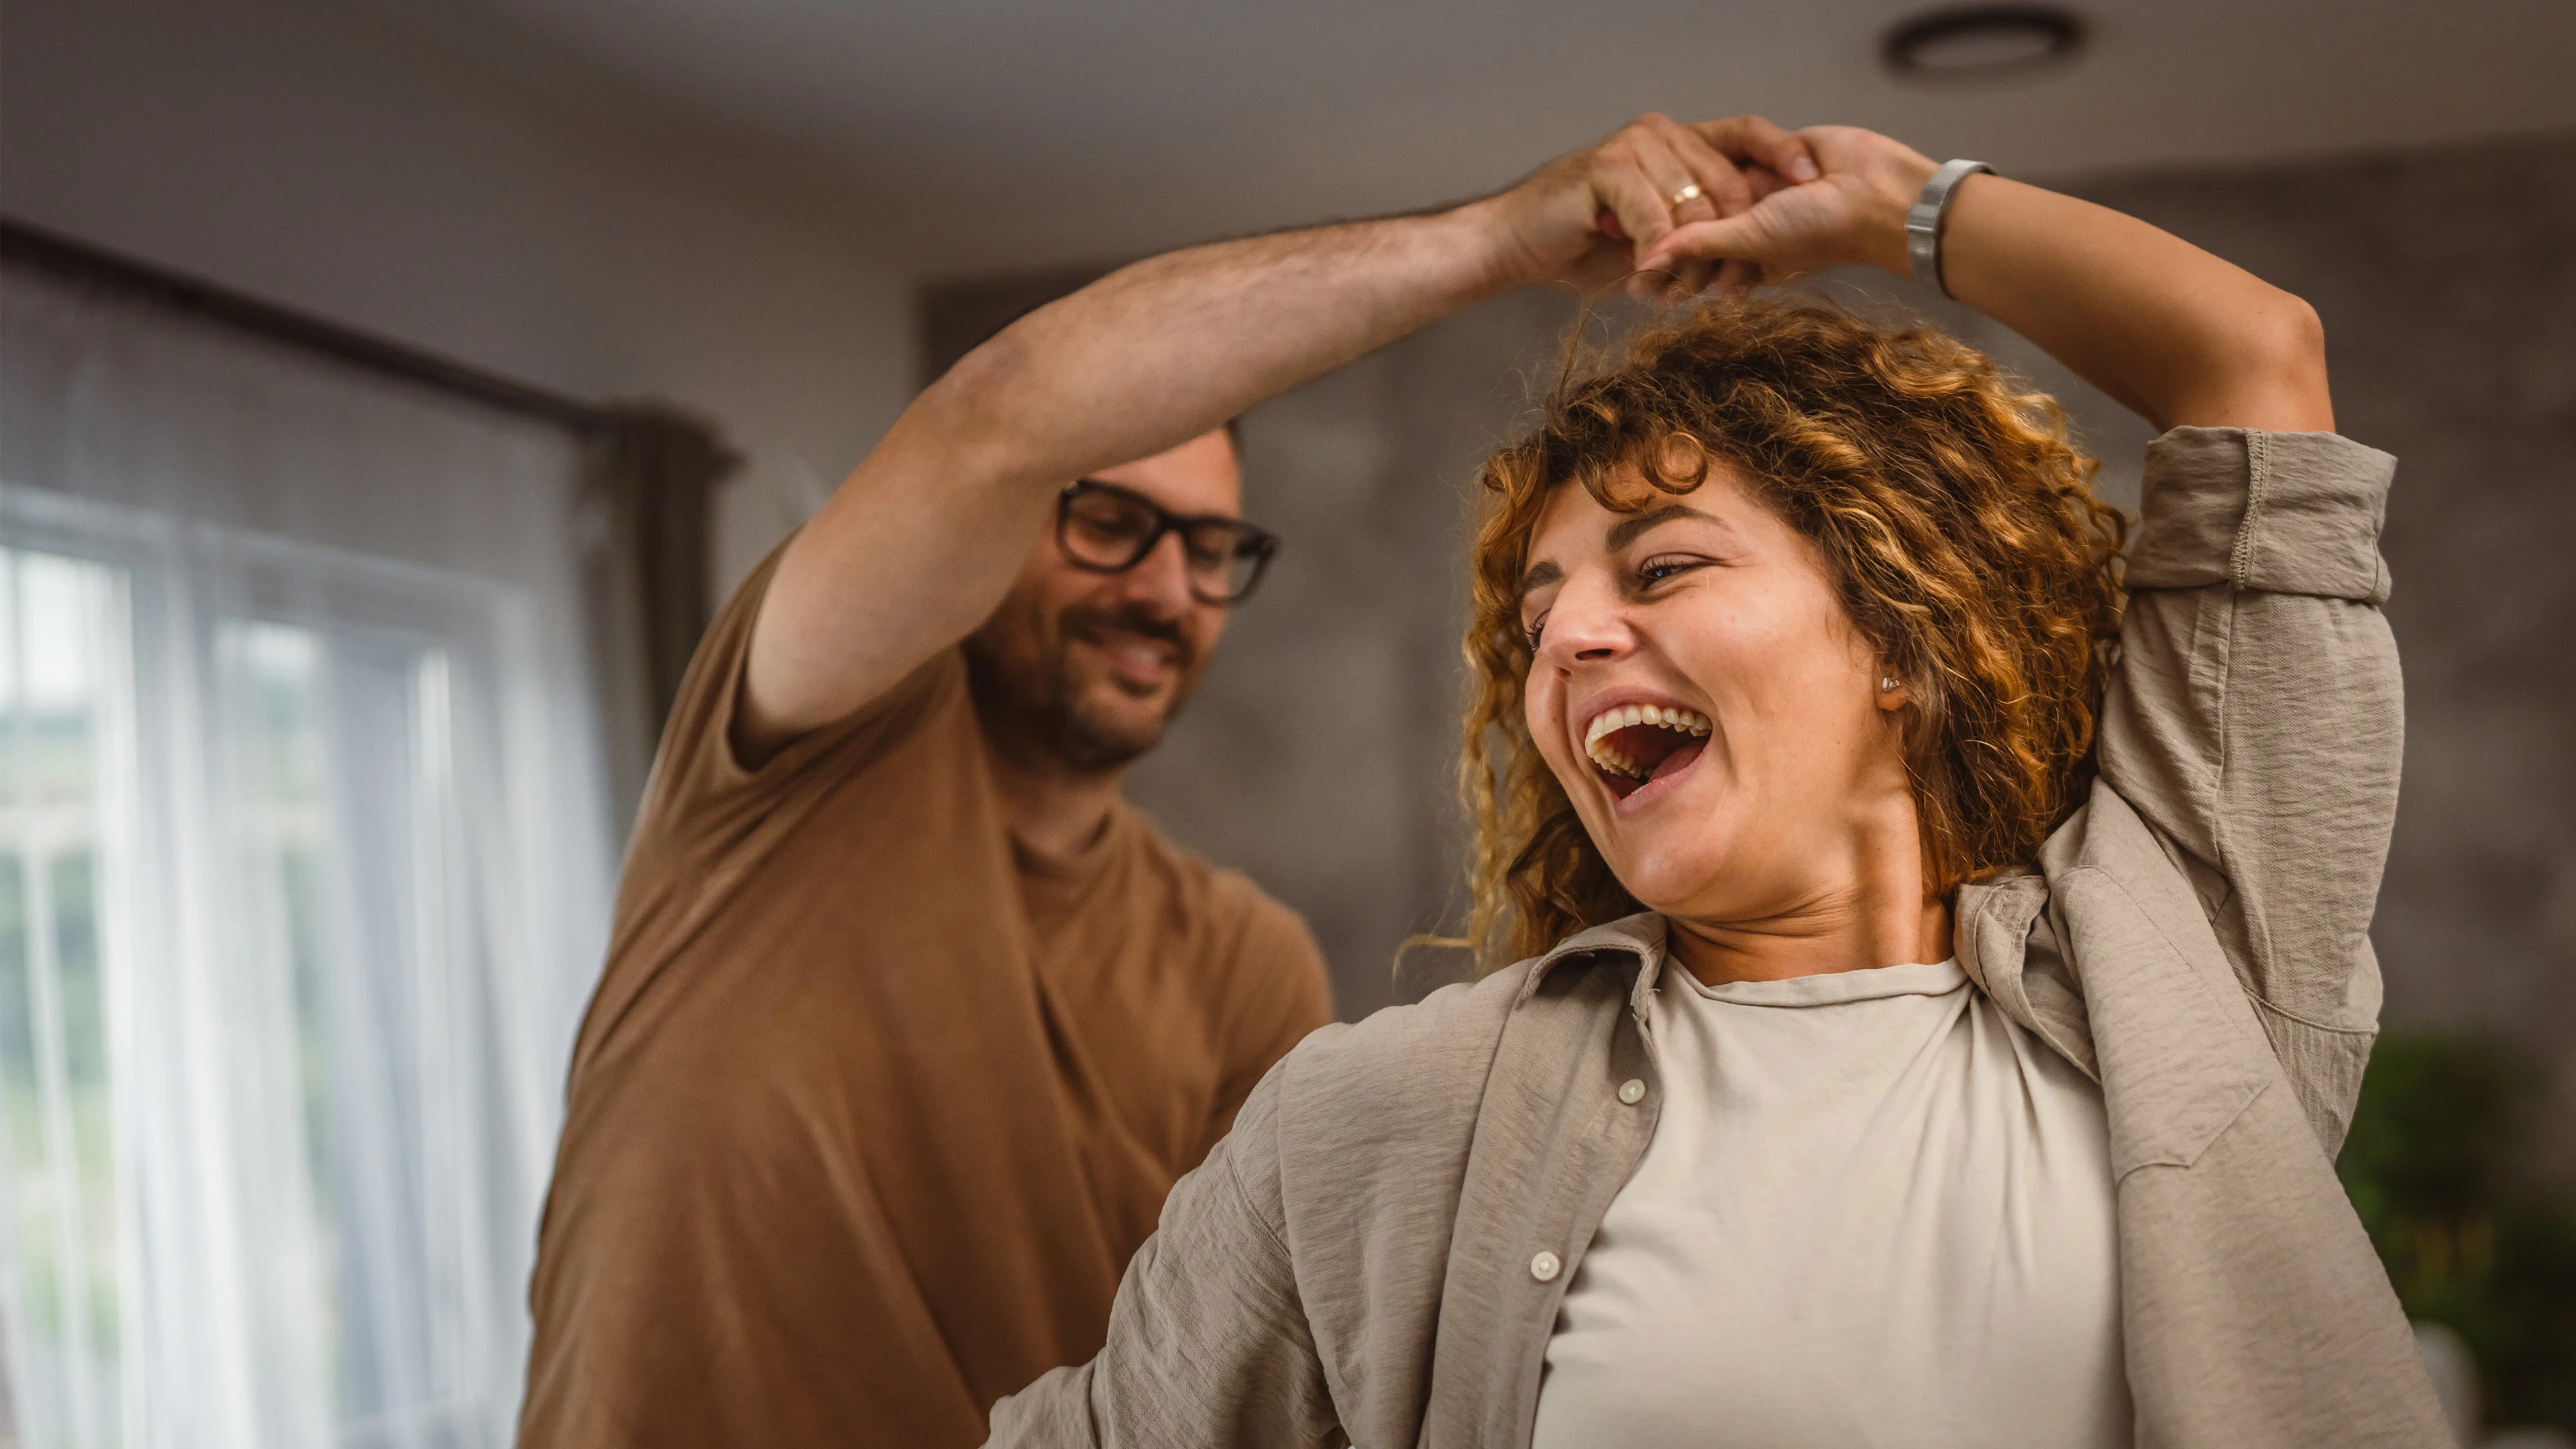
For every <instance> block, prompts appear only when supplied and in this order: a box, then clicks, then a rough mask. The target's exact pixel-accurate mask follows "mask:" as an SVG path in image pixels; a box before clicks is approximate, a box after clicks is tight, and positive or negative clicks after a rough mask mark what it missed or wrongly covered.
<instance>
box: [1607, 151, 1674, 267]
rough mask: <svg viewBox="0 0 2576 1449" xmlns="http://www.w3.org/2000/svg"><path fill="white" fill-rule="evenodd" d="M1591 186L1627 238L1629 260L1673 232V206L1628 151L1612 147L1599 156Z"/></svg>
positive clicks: (1652, 247) (1643, 252) (1643, 253)
mask: <svg viewBox="0 0 2576 1449" xmlns="http://www.w3.org/2000/svg"><path fill="white" fill-rule="evenodd" d="M1592 185H1593V189H1594V191H1595V192H1596V193H1597V194H1598V195H1599V197H1600V199H1601V200H1602V201H1603V202H1604V203H1606V204H1607V205H1608V206H1609V208H1610V213H1611V215H1612V216H1613V217H1614V218H1616V219H1617V221H1618V223H1619V227H1620V229H1621V230H1622V231H1625V232H1626V233H1627V234H1628V240H1629V242H1630V244H1631V248H1632V249H1631V250H1630V252H1629V256H1630V257H1631V258H1635V257H1641V256H1644V255H1645V254H1646V253H1647V252H1649V251H1652V250H1653V249H1654V248H1655V245H1656V243H1658V242H1660V241H1662V240H1663V239H1664V237H1665V236H1666V235H1667V234H1668V233H1670V232H1671V231H1672V229H1673V210H1672V203H1671V202H1670V201H1668V200H1666V193H1664V192H1661V191H1658V190H1656V189H1655V182H1654V179H1653V178H1652V177H1650V176H1648V175H1647V174H1646V171H1645V168H1644V167H1643V166H1641V165H1639V164H1638V162H1637V158H1636V155H1635V154H1634V153H1633V152H1632V151H1631V150H1629V149H1628V148H1627V147H1624V146H1614V147H1611V148H1610V149H1609V150H1607V151H1605V152H1603V153H1602V154H1601V156H1600V158H1599V159H1598V160H1597V161H1596V162H1595V163H1594V165H1593V173H1592ZM1603 230H1604V231H1605V232H1606V231H1607V230H1608V228H1606V227H1605V228H1603Z"/></svg>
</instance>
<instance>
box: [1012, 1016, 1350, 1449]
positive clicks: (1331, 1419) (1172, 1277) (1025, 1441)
mask: <svg viewBox="0 0 2576 1449" xmlns="http://www.w3.org/2000/svg"><path fill="white" fill-rule="evenodd" d="M1279 1079H1280V1069H1279V1068H1277V1067H1274V1068H1272V1069H1271V1072H1270V1074H1269V1075H1268V1076H1266V1077H1264V1078H1263V1079H1262V1080H1261V1083H1260V1085H1258V1086H1256V1087H1255V1088H1254V1089H1253V1091H1252V1094H1251V1096H1250V1097H1248V1098H1246V1099H1245V1101H1244V1104H1243V1110H1242V1111H1241V1113H1239V1114H1238V1115H1237V1117H1236V1119H1235V1124H1234V1130H1233V1131H1232V1132H1231V1133H1229V1134H1228V1135H1227V1136H1226V1138H1225V1139H1224V1140H1223V1141H1221V1142H1219V1143H1218V1144H1217V1145H1216V1147H1215V1149H1214V1150H1213V1151H1211V1152H1210V1153H1209V1154H1208V1157H1207V1160H1206V1161H1205V1162H1202V1163H1201V1164H1199V1166H1198V1168H1197V1169H1196V1170H1195V1171H1192V1172H1191V1173H1189V1174H1188V1175H1187V1176H1185V1177H1183V1178H1182V1179H1181V1180H1180V1181H1179V1182H1178V1183H1177V1184H1175V1185H1174V1186H1173V1188H1172V1193H1171V1196H1170V1197H1169V1198H1167V1199H1166V1200H1165V1201H1164V1204H1163V1215H1162V1218H1161V1220H1160V1222H1159V1224H1158V1226H1157V1228H1156V1231H1155V1233H1154V1236H1152V1237H1150V1238H1148V1239H1146V1240H1145V1245H1144V1246H1143V1247H1142V1248H1139V1249H1138V1250H1137V1252H1136V1256H1135V1257H1134V1258H1133V1259H1132V1260H1130V1261H1129V1263H1128V1265H1127V1275H1126V1277H1125V1278H1124V1279H1123V1280H1122V1281H1121V1282H1120V1283H1119V1286H1118V1302H1117V1305H1116V1306H1115V1307H1114V1308H1113V1309H1111V1310H1110V1315H1109V1337H1108V1341H1107V1343H1106V1344H1105V1345H1104V1346H1103V1347H1102V1348H1101V1350H1100V1353H1099V1355H1098V1356H1097V1357H1095V1358H1094V1359H1092V1361H1091V1362H1089V1363H1087V1364H1081V1365H1078V1366H1074V1367H1069V1368H1059V1369H1056V1370H1054V1371H1052V1372H1050V1373H1048V1374H1046V1375H1045V1376H1044V1377H1042V1378H1040V1379H1039V1380H1038V1381H1037V1382H1035V1383H1033V1384H1031V1385H1029V1386H1028V1387H1027V1388H1026V1389H1023V1390H1021V1391H1020V1392H1019V1393H1016V1394H1013V1395H1011V1396H1010V1397H1009V1398H1006V1399H1003V1400H1002V1401H1001V1402H1000V1403H998V1404H995V1405H994V1406H993V1420H992V1423H993V1435H992V1439H991V1440H990V1441H989V1442H990V1444H991V1445H994V1446H1046V1449H1077V1446H1078V1449H1092V1446H1098V1449H1183V1446H1190V1449H1196V1446H1202V1445H1209V1444H1280V1445H1288V1444H1311V1445H1337V1444H1344V1443H1347V1442H1348V1440H1347V1439H1346V1438H1344V1436H1343V1434H1342V1432H1341V1429H1340V1424H1339V1420H1338V1419H1337V1418H1336V1416H1335V1414H1334V1410H1333V1402H1332V1395H1331V1393H1330V1391H1329V1390H1328V1389H1327V1387H1326V1385H1325V1382H1324V1371H1323V1366H1322V1364H1321V1363H1320V1362H1319V1361H1318V1360H1317V1358H1316V1355H1315V1344H1314V1338H1313V1335H1312V1333H1311V1331H1310V1330H1309V1328H1308V1326H1307V1322H1306V1314H1305V1309H1304V1306H1303V1304H1302V1303H1301V1302H1300V1300H1299V1297H1298V1292H1297V1282H1296V1273H1295V1269H1294V1265H1293V1264H1292V1263H1291V1262H1290V1261H1289V1256H1288V1249H1287V1246H1286V1244H1285V1243H1284V1241H1283V1240H1282V1238H1281V1209H1280V1193H1279V1153H1278V1103H1279Z"/></svg>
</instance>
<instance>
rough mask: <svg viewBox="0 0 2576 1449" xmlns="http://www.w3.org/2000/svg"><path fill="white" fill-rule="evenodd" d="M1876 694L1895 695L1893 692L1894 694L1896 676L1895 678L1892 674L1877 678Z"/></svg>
mask: <svg viewBox="0 0 2576 1449" xmlns="http://www.w3.org/2000/svg"><path fill="white" fill-rule="evenodd" d="M1878 692H1879V693H1881V694H1893V693H1895V692H1896V676H1895V675H1893V674H1882V675H1880V676H1879V677H1878Z"/></svg>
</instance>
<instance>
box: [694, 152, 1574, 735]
mask: <svg viewBox="0 0 2576 1449" xmlns="http://www.w3.org/2000/svg"><path fill="white" fill-rule="evenodd" d="M1489 213H1490V203H1471V204H1469V205H1468V206H1465V207H1460V208H1456V209H1453V210H1451V211H1447V212H1443V213H1439V214H1437V215H1431V216H1420V217H1405V218H1397V219H1392V220H1386V221H1370V222H1355V223H1350V224H1347V225H1342V226H1329V227H1321V228H1316V229H1313V230H1308V231H1299V232H1286V233H1280V234H1277V235H1272V236H1263V237H1252V238H1247V239H1244V240H1241V241H1230V242H1219V243H1216V244H1213V245H1210V246H1204V247H1194V248H1191V249H1190V250H1187V251H1182V252H1175V253H1172V254H1170V255H1167V256H1161V257H1155V258H1153V259H1151V260H1148V261H1144V262H1139V263H1137V264H1136V265H1134V266H1131V267H1128V268H1125V269H1124V270H1122V271H1119V272H1117V273H1114V274H1113V275H1111V276H1109V277H1106V278H1103V279H1102V280H1101V281H1099V282H1096V283H1094V284H1093V285H1091V286H1089V287H1086V288H1084V289H1083V290H1082V291H1080V292H1077V293H1075V294H1073V295H1072V296H1070V297H1066V298H1064V299H1062V300H1060V301H1057V302H1054V303H1051V304H1049V305H1048V306H1046V307H1043V308H1040V309H1039V310H1038V311H1036V312H1034V313H1032V314H1030V315H1029V316H1027V317H1025V318H1022V319H1021V320H1020V321H1018V322H1016V323H1014V324H1012V325H1011V326H1010V327H1008V328H1006V329H1004V331H1003V332H1002V334H1001V335H1000V336H997V337H995V338H993V339H992V340H991V341H989V342H987V343H985V344H984V345H983V346H981V347H979V348H977V349H976V350H975V351H974V352H973V353H971V354H969V355H968V356H967V357H966V359H965V360H963V361H962V362H960V363H959V364H958V365H957V366H956V367H954V368H952V369H951V370H950V371H949V373H948V375H947V376H945V377H943V378H941V379H940V380H939V381H938V382H937V383H935V384H933V385H932V386H931V388H930V389H929V390H928V391H926V392H925V393H923V395H922V396H921V397H920V398H919V399H917V400H916V401H915V402H914V403H913V405H912V406H911V407H910V408H908V409H906V410H905V412H904V415H903V416H902V417H901V418H900V419H898V420H897V421H896V424H895V426H894V428H893V429H892V430H891V431H890V432H888V433H887V435H886V437H885V439H884V440H883V441H882V442H880V443H879V444H878V445H877V447H876V448H875V449H874V450H873V451H871V452H870V453H869V455H868V456H867V458H866V459H864V460H863V461H862V462H861V463H860V464H859V467H858V468H857V470H856V471H854V472H853V473H852V474H851V475H850V478H849V480H848V481H847V482H845V483H844V484H842V486H841V487H840V489H839V490H838V491H836V492H835V493H834V494H833V496H832V498H831V499H830V500H829V501H828V502H827V503H826V504H825V505H824V507H823V510H822V512H821V513H819V514H817V515H816V516H815V518H814V520H813V521H812V522H811V523H810V524H808V525H807V527H806V528H805V529H804V530H803V532H802V533H800V535H799V536H798V537H797V539H796V540H795V542H794V543H793V544H791V545H790V546H789V549H788V552H787V555H786V557H785V558H783V559H782V560H781V561H780V564H779V569H778V573H777V576H776V577H775V578H774V579H773V580H772V582H771V585H770V593H769V598H768V599H767V600H766V601H765V603H764V606H763V609H762V616H761V620H760V623H759V625H758V628H757V630H756V632H755V633H754V636H753V640H752V655H751V660H750V664H749V673H748V677H747V686H748V687H747V689H746V691H745V699H744V711H743V716H742V720H741V721H740V726H739V727H740V729H741V731H742V733H741V735H740V737H739V738H738V740H737V743H738V744H740V745H742V746H743V747H745V748H747V749H750V750H753V751H758V750H759V749H761V748H763V747H765V746H766V745H769V744H772V743H775V742H777V741H780V740H783V739H786V738H788V737H791V736H793V735H795V734H797V733H800V732H802V731H804V730H807V729H811V728H814V727H815V726H817V725H820V724H822V723H824V722H826V721H828V720H831V719H834V718H837V717H839V716H841V715H843V714H846V713H848V712H849V711H850V710H852V709H855V708H857V707H858V706H859V705H861V704H863V703H865V702H866V701H867V700H868V699H871V698H873V697H874V696H875V695H876V694H877V692H879V691H880V690H882V689H884V688H886V687H887V686H889V685H891V684H892V683H893V682H894V681H895V680H897V679H899V678H901V677H902V676H903V674H904V673H905V672H906V671H907V670H909V669H911V668H912V667H913V666H914V665H916V664H918V663H920V662H921V660H922V659H924V658H926V657H928V656H929V655H930V654H932V653H933V652H935V651H937V650H938V649H940V648H943V647H945V646H947V645H948V644H950V643H953V642H954V641H956V640H957V639H959V638H961V637H963V636H964V635H965V634H966V633H968V632H969V631H970V630H972V629H973V628H974V627H975V625H976V624H977V623H978V622H979V621H981V620H982V619H983V617H984V616H985V615H986V614H987V613H988V612H990V611H991V609H992V608H993V606H994V605H995V604H996V603H997V602H998V601H999V600H1000V598H1001V597H1002V594H1003V592H1004V591H1005V590H1006V589H1007V587H1008V585H1009V582H1010V579H1011V578H1012V576H1013V573H1014V571H1015V570H1016V568H1017V567H1018V564H1019V561H1020V558H1021V556H1022V555H1023V553H1024V552H1025V551H1026V550H1027V548H1028V541H1029V539H1030V538H1031V537H1033V536H1034V535H1035V534H1036V533H1037V531H1038V530H1039V529H1040V528H1041V527H1042V526H1043V525H1044V521H1045V512H1046V509H1047V508H1048V506H1049V505H1050V503H1051V501H1052V500H1053V498H1054V495H1055V493H1056V491H1057V490H1058V489H1060V488H1062V487H1063V486H1064V485H1065V484H1066V483H1068V482H1071V481H1072V480H1073V479H1075V478H1078V477H1081V476H1082V475H1084V474H1086V473H1089V472H1092V471H1094V470H1096V469H1099V468H1104V467H1109V466H1113V465H1115V464H1119V463H1124V462H1127V461H1130V460H1132V459H1135V458H1141V457H1148V456H1151V455H1153V454H1155V453H1159V452H1161V451H1163V450H1164V449H1166V448H1169V447H1172V446H1174V445H1176V444H1178V443H1181V442H1184V441H1186V440H1187V439H1189V438H1192V437H1195V436H1197V435H1199V434H1201V433H1204V432H1206V431H1208V430H1209V429H1210V428H1213V427H1215V426H1216V425H1218V424H1219V423H1221V422H1223V421H1225V420H1226V419H1227V418H1230V417H1233V416H1234V415H1236V414H1237V413H1240V412H1242V411H1243V410H1244V409H1246V408H1248V407H1250V406H1252V405H1253V404H1254V403H1257V402H1259V401H1261V400H1262V399H1263V398H1266V397H1269V396H1271V395H1273V394H1275V393H1278V392H1281V391H1284V390H1285V389H1287V388H1290V387H1293V386H1295V385H1296V384H1298V383H1300V382H1303V381H1305V380H1306V379H1307V378H1310V377H1313V376H1315V375H1316V374H1318V373H1321V372H1324V371H1326V370H1327V369H1329V368H1332V367H1334V366H1337V365H1339V364H1340V363H1343V362H1346V361H1348V360H1350V359H1351V358H1354V357H1357V356H1359V355H1360V354H1361V353H1364V352H1366V351H1368V350H1369V349H1371V348H1374V347H1377V346H1380V345H1382V344H1384V343H1386V342H1389V341H1392V340H1394V339H1395V338H1398V337H1401V336H1403V335H1404V334H1405V333H1407V332H1410V331H1412V330H1413V329H1415V328H1417V327H1420V326H1422V325H1424V324H1425V323H1428V322H1431V321H1433V320H1435V319H1437V318H1439V317H1442V316H1445V315H1447V314H1448V313H1450V312H1453V311H1456V310H1457V309H1459V308H1461V307H1464V306H1466V305H1468V304H1470V303H1473V302H1476V301H1478V300H1481V299H1482V298H1485V297H1488V296H1492V295H1494V294H1496V293H1499V292H1502V291H1506V290H1509V289H1510V288H1511V287H1512V286H1514V285H1516V284H1517V283H1518V282H1520V281H1522V280H1525V279H1524V278H1523V277H1521V276H1519V275H1518V274H1516V273H1515V272H1513V271H1512V270H1511V269H1510V267H1509V266H1508V265H1507V264H1506V259H1507V258H1508V256H1509V251H1508V249H1507V248H1504V247H1501V246H1498V245H1497V243H1496V240H1495V237H1496V235H1497V233H1498V228H1497V226H1496V224H1495V222H1494V219H1493V218H1492V217H1491V215H1490V214H1489Z"/></svg>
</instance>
